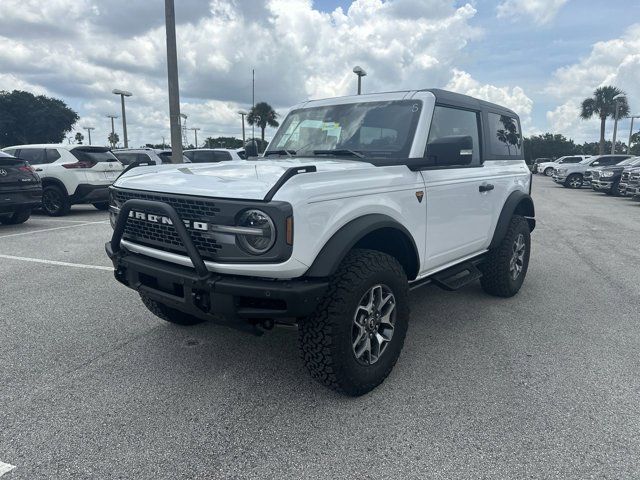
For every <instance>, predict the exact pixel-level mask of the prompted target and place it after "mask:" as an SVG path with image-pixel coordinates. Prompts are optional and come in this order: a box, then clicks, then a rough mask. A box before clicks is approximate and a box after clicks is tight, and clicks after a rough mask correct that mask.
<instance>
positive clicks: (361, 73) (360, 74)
mask: <svg viewBox="0 0 640 480" xmlns="http://www.w3.org/2000/svg"><path fill="white" fill-rule="evenodd" d="M353 73H355V74H356V75H357V76H358V95H362V77H366V76H367V72H365V71H364V69H363V68H362V67H359V66H357V65H356V66H355V67H353Z"/></svg>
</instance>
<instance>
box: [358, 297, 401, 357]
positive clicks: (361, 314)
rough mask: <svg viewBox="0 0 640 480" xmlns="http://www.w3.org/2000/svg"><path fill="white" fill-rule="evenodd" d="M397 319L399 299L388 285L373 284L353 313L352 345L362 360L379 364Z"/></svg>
mask: <svg viewBox="0 0 640 480" xmlns="http://www.w3.org/2000/svg"><path fill="white" fill-rule="evenodd" d="M395 321H396V299H395V297H394V295H393V293H392V292H391V289H390V288H389V287H387V286H386V285H375V286H373V287H371V288H370V289H369V290H367V292H366V293H365V294H364V295H363V296H362V298H361V299H360V303H359V304H358V306H357V308H356V312H355V314H354V316H353V324H352V329H351V345H352V350H353V354H354V356H355V357H356V360H358V362H360V363H362V364H364V365H372V364H374V363H376V362H377V361H378V360H379V359H380V356H381V355H382V354H383V353H384V352H385V350H386V349H387V346H388V345H389V342H390V341H391V338H392V337H393V331H394V326H395Z"/></svg>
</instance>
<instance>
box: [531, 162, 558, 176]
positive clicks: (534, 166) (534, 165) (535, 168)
mask: <svg viewBox="0 0 640 480" xmlns="http://www.w3.org/2000/svg"><path fill="white" fill-rule="evenodd" d="M541 163H553V159H552V158H536V159H535V160H534V161H533V163H532V164H531V172H532V173H538V165H540V164H541Z"/></svg>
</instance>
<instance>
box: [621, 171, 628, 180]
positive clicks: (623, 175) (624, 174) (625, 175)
mask: <svg viewBox="0 0 640 480" xmlns="http://www.w3.org/2000/svg"><path fill="white" fill-rule="evenodd" d="M627 180H629V172H622V179H621V181H623V182H626V181H627Z"/></svg>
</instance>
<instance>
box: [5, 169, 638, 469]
mask: <svg viewBox="0 0 640 480" xmlns="http://www.w3.org/2000/svg"><path fill="white" fill-rule="evenodd" d="M533 196H534V199H535V202H536V208H537V218H538V227H537V229H536V231H535V232H534V234H533V252H532V256H531V264H530V268H529V274H528V277H527V279H526V281H525V284H524V286H523V289H522V290H521V292H520V293H519V294H518V295H517V296H516V297H514V298H512V299H506V300H505V299H497V298H492V297H489V296H487V295H485V294H484V293H483V292H482V290H481V289H480V287H479V285H476V284H474V285H470V286H468V287H466V288H464V289H463V290H461V291H458V292H444V291H442V290H439V289H437V288H436V287H425V288H423V289H421V290H417V291H415V292H413V293H412V303H411V309H412V318H411V324H410V328H409V333H408V335H407V340H406V343H405V348H404V351H403V353H402V356H401V357H400V360H399V362H398V364H397V365H396V368H395V369H394V371H393V372H392V373H391V375H390V377H389V378H388V379H387V380H386V381H385V383H384V384H383V385H381V386H380V387H379V388H378V389H376V390H375V391H373V392H372V393H370V394H368V395H366V396H364V397H360V398H356V399H354V398H347V397H342V396H339V395H337V394H335V393H333V392H331V391H329V390H326V389H325V388H323V387H321V386H320V385H319V384H316V383H315V382H314V381H313V380H311V379H310V378H309V376H308V375H307V374H306V371H305V370H304V367H303V365H302V363H301V361H300V360H299V358H298V353H297V346H296V332H295V331H293V330H275V331H273V332H270V333H268V334H266V335H264V336H263V337H253V336H248V335H246V334H242V333H239V332H236V331H233V330H229V329H226V328H224V327H219V326H215V325H211V324H204V325H199V326H195V327H190V328H181V327H177V326H173V325H169V324H167V323H164V322H163V321H161V320H159V319H157V318H156V317H154V316H153V315H151V314H150V313H149V312H148V311H147V310H146V309H145V308H144V307H143V306H142V304H141V303H140V301H139V300H138V298H137V296H136V295H135V294H134V293H133V292H131V291H130V290H128V289H126V288H124V287H122V286H120V285H119V284H117V283H116V282H115V280H114V279H113V277H112V273H111V272H110V271H109V269H108V267H109V265H110V264H109V261H108V259H107V258H106V256H105V254H104V247H103V245H104V242H105V241H107V240H108V238H109V236H110V233H111V227H110V226H109V222H108V220H107V215H106V213H104V212H98V211H95V210H93V209H92V208H91V207H82V206H80V207H74V208H73V210H72V215H70V216H68V217H64V218H59V219H51V218H49V217H44V216H41V215H34V216H33V217H32V218H31V219H30V220H29V221H28V222H27V223H26V224H24V225H20V226H0V278H1V281H0V329H1V332H2V337H1V338H2V339H1V342H0V366H1V368H0V462H5V463H8V464H11V465H13V466H15V467H16V468H15V469H14V470H12V471H11V472H9V473H7V474H6V476H5V477H3V479H2V480H4V479H5V478H7V479H9V480H15V479H29V480H32V479H48V478H55V479H66V478H74V479H76V478H77V479H85V478H97V479H103V478H126V479H129V478H131V479H147V478H149V479H152V478H154V479H157V478H238V479H240V478H279V479H280V478H437V479H451V478H473V479H480V478H491V479H495V478H562V479H565V478H576V479H586V478H625V479H626V478H639V477H640V402H639V401H638V399H639V398H640V373H639V372H640V368H639V367H640V355H639V353H638V352H640V321H639V320H640V315H639V314H638V304H639V303H640V302H639V300H640V250H638V248H637V239H638V238H640V203H638V202H633V201H631V200H627V199H620V198H612V197H608V196H605V195H603V194H598V193H595V192H592V191H591V190H588V189H583V190H581V191H572V190H568V189H564V188H562V187H558V186H557V185H555V184H553V182H552V181H551V180H550V179H548V178H544V177H540V176H536V177H535V183H534V191H533ZM427 201H428V199H427ZM40 260H44V261H45V262H49V263H42V262H40ZM86 266H89V267H86ZM91 267H97V268H91ZM105 267H107V268H105ZM1 466H2V463H0V467H1Z"/></svg>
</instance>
